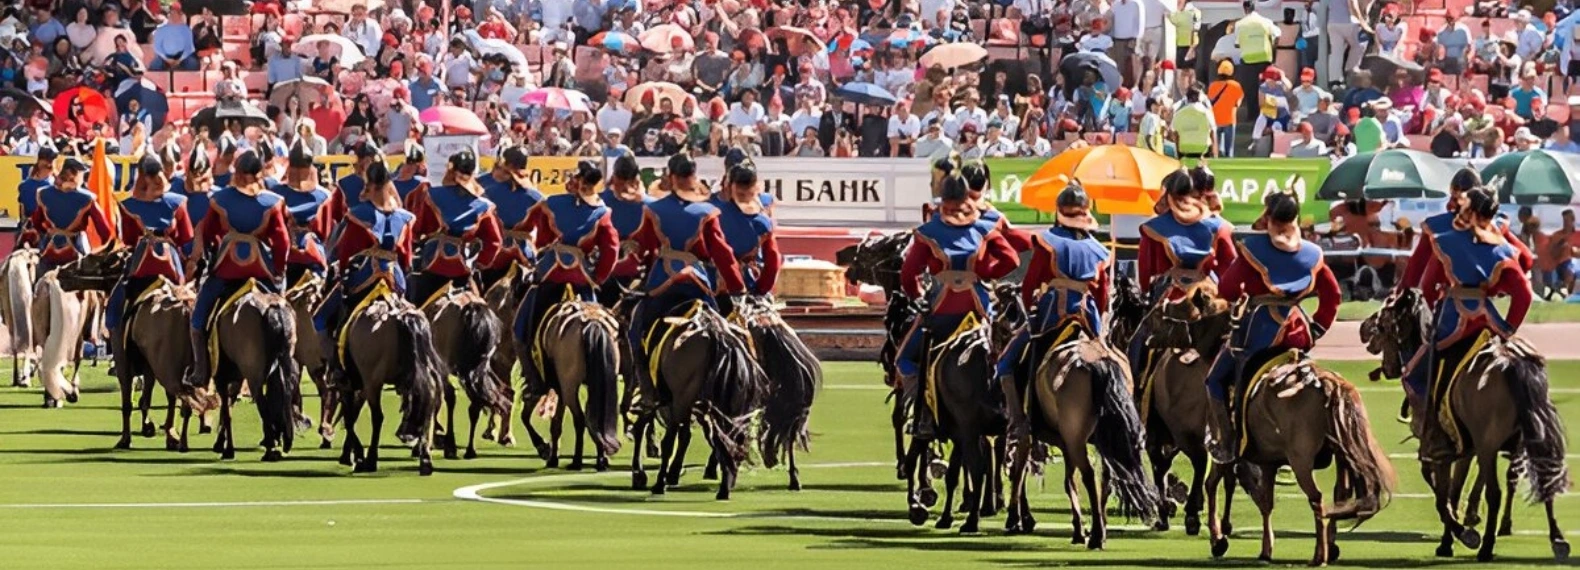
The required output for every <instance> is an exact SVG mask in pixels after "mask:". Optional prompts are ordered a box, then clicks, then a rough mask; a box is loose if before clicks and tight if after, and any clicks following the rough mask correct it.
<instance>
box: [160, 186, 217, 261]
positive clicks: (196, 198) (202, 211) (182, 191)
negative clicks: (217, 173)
mask: <svg viewBox="0 0 1580 570" xmlns="http://www.w3.org/2000/svg"><path fill="white" fill-rule="evenodd" d="M216 190H219V187H218V186H215V185H213V184H209V187H208V188H189V187H188V186H187V178H186V176H185V175H181V176H176V177H174V178H171V179H170V189H169V190H166V191H165V193H166V194H175V195H177V196H182V197H185V198H186V199H187V202H186V208H187V219H189V220H191V221H192V225H193V226H194V227H196V226H197V225H198V224H201V223H203V216H205V215H207V214H208V205H209V198H210V196H212V195H213V194H214V192H215V191H216ZM186 253H188V254H190V253H192V248H191V247H188V248H187V249H186Z"/></svg>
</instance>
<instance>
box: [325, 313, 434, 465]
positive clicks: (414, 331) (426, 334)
mask: <svg viewBox="0 0 1580 570" xmlns="http://www.w3.org/2000/svg"><path fill="white" fill-rule="evenodd" d="M370 295H372V297H371V298H370V299H368V300H367V301H366V303H365V307H364V308H363V309H362V310H360V311H358V312H357V313H356V314H353V315H351V317H350V321H349V322H348V323H346V325H345V328H344V330H342V331H341V332H340V334H339V338H340V340H341V342H340V344H341V346H343V347H344V349H343V350H342V351H341V355H340V356H341V358H340V362H342V363H343V366H344V368H345V385H344V387H343V389H344V394H343V401H344V402H345V425H346V441H345V444H344V451H343V452H342V454H341V456H340V462H341V464H344V465H349V466H352V467H353V468H354V469H355V471H356V472H357V473H373V472H375V471H378V462H379V436H380V435H381V432H383V427H384V407H383V401H382V396H383V389H384V386H386V385H389V386H394V387H395V390H396V391H397V392H399V393H400V394H401V396H402V408H403V409H404V410H405V416H404V418H403V419H402V420H401V427H400V429H399V430H397V431H398V433H405V434H411V435H414V436H416V440H415V441H414V442H413V448H412V449H413V453H414V454H415V455H416V456H417V460H418V466H417V469H418V474H420V475H431V474H433V457H432V455H431V453H430V451H431V449H432V447H433V445H432V443H433V427H434V424H435V422H436V421H437V420H438V416H439V406H440V404H441V403H442V402H443V398H444V395H443V390H444V384H445V372H444V364H443V363H442V362H441V361H440V358H439V353H438V351H437V350H436V349H435V348H434V339H433V333H432V331H431V330H430V328H429V325H428V318H427V317H426V316H424V315H423V314H422V312H421V311H418V310H417V309H416V308H415V307H413V306H411V304H410V303H407V302H406V301H405V300H404V299H401V298H400V297H399V296H397V295H395V294H394V293H391V292H389V291H388V290H387V289H386V290H383V291H379V290H375V291H374V292H372V293H370ZM337 349H339V347H337ZM364 404H365V405H367V406H368V410H369V412H370V414H371V418H370V419H371V420H372V426H371V427H372V429H373V437H372V438H371V440H370V441H369V445H368V446H367V447H366V448H364V447H363V445H362V439H361V437H359V436H358V435H357V416H359V415H361V413H362V407H363V405H364Z"/></svg>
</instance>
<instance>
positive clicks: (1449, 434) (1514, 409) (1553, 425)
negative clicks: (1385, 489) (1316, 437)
mask: <svg viewBox="0 0 1580 570" xmlns="http://www.w3.org/2000/svg"><path fill="white" fill-rule="evenodd" d="M1445 302H1454V301H1453V300H1445ZM1432 324H1433V317H1432V314H1431V311H1430V310H1429V309H1428V308H1427V306H1426V303H1425V300H1424V299H1422V298H1421V296H1420V294H1419V293H1418V292H1417V291H1415V290H1413V289H1408V290H1405V291H1404V292H1401V293H1399V294H1396V295H1393V296H1390V297H1389V298H1388V299H1387V300H1385V301H1384V303H1383V307H1382V308H1381V309H1380V310H1379V311H1378V313H1377V314H1375V315H1373V316H1372V317H1371V318H1368V319H1367V320H1366V322H1365V323H1363V324H1362V327H1361V332H1362V337H1363V338H1362V340H1363V342H1365V343H1366V345H1367V350H1368V351H1370V352H1372V353H1374V354H1378V355H1379V356H1380V357H1381V358H1380V360H1381V367H1380V370H1379V372H1380V373H1381V374H1383V375H1387V376H1391V377H1401V376H1403V370H1404V367H1405V362H1406V359H1408V358H1409V357H1410V355H1412V354H1414V353H1415V352H1416V350H1417V349H1419V348H1420V347H1421V346H1425V345H1426V343H1429V342H1432V336H1431V327H1432ZM1461 347H1462V348H1463V350H1455V351H1454V352H1457V353H1462V354H1464V355H1465V356H1464V361H1463V362H1462V363H1460V364H1459V365H1458V367H1457V368H1456V373H1454V374H1452V375H1450V376H1448V377H1446V378H1443V377H1440V378H1439V381H1441V382H1448V384H1447V386H1444V387H1442V388H1441V389H1440V388H1438V387H1437V386H1435V384H1436V383H1435V382H1434V389H1433V394H1431V395H1423V396H1417V397H1412V398H1411V399H1410V405H1411V406H1412V408H1414V412H1415V413H1413V414H1412V420H1411V431H1412V432H1413V433H1414V434H1415V435H1416V437H1417V438H1419V439H1420V440H1421V447H1420V450H1419V451H1418V454H1419V459H1420V460H1421V472H1422V475H1423V476H1424V477H1425V479H1426V481H1427V483H1429V484H1430V485H1431V487H1432V492H1433V495H1434V496H1435V497H1436V508H1437V512H1438V516H1439V518H1440V519H1441V520H1442V521H1443V525H1444V530H1443V536H1442V539H1441V540H1440V542H1439V545H1438V549H1437V555H1438V556H1442V557H1448V556H1453V553H1454V541H1455V539H1458V540H1459V541H1460V542H1461V543H1463V544H1464V545H1465V546H1466V547H1467V548H1472V549H1478V552H1477V554H1476V557H1477V559H1478V560H1480V561H1483V562H1486V561H1490V560H1492V558H1493V549H1494V546H1495V544H1496V542H1497V537H1498V536H1506V535H1507V534H1506V533H1508V532H1509V531H1510V529H1509V528H1508V527H1509V522H1508V520H1509V515H1508V511H1509V510H1510V509H1511V508H1512V506H1513V505H1512V500H1511V498H1512V495H1513V494H1514V492H1515V489H1514V486H1515V480H1516V477H1517V476H1518V475H1519V474H1523V475H1524V476H1525V479H1526V481H1527V483H1528V484H1529V486H1530V494H1529V500H1530V502H1532V503H1543V504H1544V505H1545V507H1546V511H1547V527H1548V541H1549V542H1550V543H1551V546H1552V551H1553V555H1554V557H1556V558H1557V559H1558V560H1564V559H1567V558H1568V555H1569V543H1568V542H1567V541H1566V540H1565V539H1564V536H1563V532H1562V531H1561V530H1560V529H1559V528H1558V521H1557V519H1556V518H1555V517H1554V514H1553V499H1554V498H1556V497H1557V496H1558V495H1561V494H1563V493H1565V492H1567V491H1568V488H1569V471H1568V467H1567V466H1566V465H1565V463H1564V460H1565V448H1566V447H1567V442H1566V440H1565V436H1564V428H1563V421H1562V419H1561V418H1560V417H1559V415H1558V411H1557V408H1556V407H1554V405H1553V403H1552V399H1551V397H1550V396H1549V394H1548V387H1547V386H1548V381H1547V372H1546V360H1545V359H1543V358H1542V357H1541V355H1539V354H1537V353H1536V351H1535V349H1534V348H1533V347H1531V346H1530V345H1529V344H1527V343H1526V342H1525V341H1524V340H1523V339H1521V338H1520V337H1519V336H1518V335H1515V336H1511V337H1509V338H1501V337H1499V336H1498V335H1495V334H1491V333H1490V332H1489V333H1483V335H1481V336H1480V337H1479V338H1473V339H1468V340H1467V341H1465V342H1464V343H1463V344H1462V345H1461ZM1417 365H1418V366H1424V365H1426V364H1425V363H1418V364H1417ZM1433 400H1436V401H1433ZM1428 422H1438V424H1437V425H1435V426H1434V425H1432V424H1429V423H1428ZM1500 453H1507V454H1508V455H1509V458H1510V461H1509V469H1508V471H1507V472H1506V475H1505V479H1506V480H1507V481H1508V486H1509V488H1508V491H1507V494H1508V495H1509V496H1511V497H1508V498H1506V497H1504V496H1503V494H1504V493H1503V489H1501V488H1499V485H1498V482H1497V481H1496V480H1494V477H1495V476H1496V473H1497V465H1498V456H1499V454H1500ZM1472 459H1473V460H1474V461H1475V462H1476V464H1477V466H1478V468H1479V471H1480V472H1479V474H1478V475H1477V479H1476V481H1475V482H1474V483H1473V487H1472V499H1471V505H1470V507H1469V508H1468V509H1467V510H1466V516H1465V519H1464V520H1461V519H1460V518H1459V517H1458V515H1457V514H1456V512H1455V511H1456V509H1457V508H1458V502H1459V494H1460V492H1461V491H1463V488H1464V484H1465V481H1466V479H1467V477H1468V475H1469V462H1470V461H1471V460H1472ZM1476 491H1482V492H1485V494H1486V498H1487V517H1486V519H1485V520H1486V521H1488V525H1489V528H1488V532H1487V534H1486V536H1485V538H1483V537H1482V536H1481V534H1480V533H1478V532H1477V531H1476V530H1475V529H1474V528H1473V525H1474V524H1476V523H1477V522H1479V521H1474V520H1472V518H1473V517H1474V516H1475V514H1476V511H1477V510H1478V509H1479V505H1477V504H1475V503H1476V498H1475V494H1476ZM1500 512H1501V513H1502V516H1503V518H1502V519H1501V520H1500V518H1499V514H1500ZM1494 524H1497V528H1496V529H1495V530H1494V529H1493V528H1491V527H1492V525H1494Z"/></svg>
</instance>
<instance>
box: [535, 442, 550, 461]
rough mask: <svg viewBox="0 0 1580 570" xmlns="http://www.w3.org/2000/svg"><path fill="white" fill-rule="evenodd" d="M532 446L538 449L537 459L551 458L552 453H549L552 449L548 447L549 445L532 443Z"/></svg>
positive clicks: (545, 459) (548, 459) (546, 459)
mask: <svg viewBox="0 0 1580 570" xmlns="http://www.w3.org/2000/svg"><path fill="white" fill-rule="evenodd" d="M533 447H535V448H537V450H538V459H542V460H544V461H550V460H552V459H553V457H554V454H553V453H551V451H552V450H550V449H549V446H547V445H533Z"/></svg>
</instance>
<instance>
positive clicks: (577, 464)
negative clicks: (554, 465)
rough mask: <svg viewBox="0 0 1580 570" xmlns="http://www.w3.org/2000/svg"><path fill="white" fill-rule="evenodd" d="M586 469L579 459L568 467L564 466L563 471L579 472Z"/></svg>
mask: <svg viewBox="0 0 1580 570" xmlns="http://www.w3.org/2000/svg"><path fill="white" fill-rule="evenodd" d="M586 468H587V465H586V464H585V463H582V461H581V460H580V459H578V460H576V461H572V462H571V464H570V465H566V466H565V470H566V471H581V470H583V469H586Z"/></svg>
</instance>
